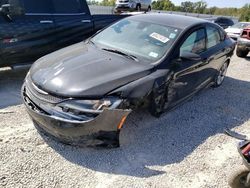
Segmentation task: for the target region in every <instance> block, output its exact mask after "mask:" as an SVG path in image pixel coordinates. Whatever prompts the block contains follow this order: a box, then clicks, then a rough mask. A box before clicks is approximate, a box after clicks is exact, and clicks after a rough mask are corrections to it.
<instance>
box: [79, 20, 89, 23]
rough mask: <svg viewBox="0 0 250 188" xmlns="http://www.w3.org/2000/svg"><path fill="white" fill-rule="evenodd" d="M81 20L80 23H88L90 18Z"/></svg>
mask: <svg viewBox="0 0 250 188" xmlns="http://www.w3.org/2000/svg"><path fill="white" fill-rule="evenodd" d="M81 22H82V23H90V22H91V20H82V21H81Z"/></svg>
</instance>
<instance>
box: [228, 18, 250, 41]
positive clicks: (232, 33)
mask: <svg viewBox="0 0 250 188" xmlns="http://www.w3.org/2000/svg"><path fill="white" fill-rule="evenodd" d="M249 26H250V22H239V23H236V24H234V25H232V26H230V27H228V28H227V29H225V31H226V32H227V35H228V36H229V37H231V38H232V39H234V40H238V38H239V37H240V34H241V33H242V31H243V29H244V28H246V27H249Z"/></svg>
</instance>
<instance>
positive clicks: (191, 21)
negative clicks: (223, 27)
mask: <svg viewBox="0 0 250 188" xmlns="http://www.w3.org/2000/svg"><path fill="white" fill-rule="evenodd" d="M129 19H135V20H140V21H145V20H146V21H147V22H152V23H158V24H160V25H165V26H170V27H174V28H178V29H183V30H184V29H186V28H188V27H190V26H192V25H196V24H201V23H210V22H209V21H207V20H204V19H200V18H195V17H190V16H183V15H175V14H167V13H149V14H140V15H135V16H132V17H129Z"/></svg>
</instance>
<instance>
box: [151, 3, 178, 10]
mask: <svg viewBox="0 0 250 188" xmlns="http://www.w3.org/2000/svg"><path fill="white" fill-rule="evenodd" d="M152 7H153V9H156V10H168V11H173V10H174V9H175V6H174V4H173V3H172V2H171V1H170V0H158V1H154V2H153V3H152Z"/></svg>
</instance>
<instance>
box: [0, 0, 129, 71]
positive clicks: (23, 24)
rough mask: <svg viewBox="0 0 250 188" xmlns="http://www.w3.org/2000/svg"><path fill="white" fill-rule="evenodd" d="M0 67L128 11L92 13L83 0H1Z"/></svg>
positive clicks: (65, 43) (91, 31) (36, 55)
mask: <svg viewBox="0 0 250 188" xmlns="http://www.w3.org/2000/svg"><path fill="white" fill-rule="evenodd" d="M0 6H1V8H0V12H1V15H0V46H1V48H0V67H4V66H11V67H13V66H16V65H20V64H27V63H32V62H34V61H35V60H36V59H38V58H39V57H42V56H43V55H46V54H48V53H50V52H53V51H55V50H57V49H60V48H63V47H66V46H68V45H71V44H74V43H76V42H80V41H82V40H84V39H86V38H88V37H89V36H91V35H93V34H94V33H95V32H96V31H98V30H100V29H102V28H104V27H106V26H107V25H109V24H111V23H112V22H114V21H116V20H119V19H121V18H124V17H126V16H129V15H93V16H92V15H91V14H90V11H89V7H88V5H87V3H86V1H85V0H71V1H68V0H35V1H34V0H1V1H0Z"/></svg>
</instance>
